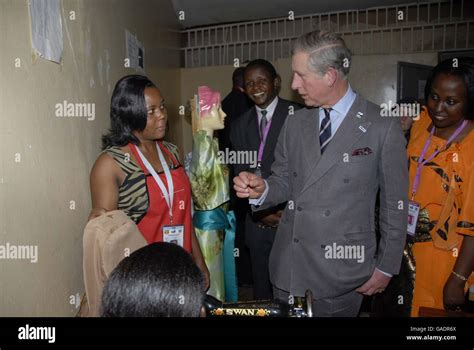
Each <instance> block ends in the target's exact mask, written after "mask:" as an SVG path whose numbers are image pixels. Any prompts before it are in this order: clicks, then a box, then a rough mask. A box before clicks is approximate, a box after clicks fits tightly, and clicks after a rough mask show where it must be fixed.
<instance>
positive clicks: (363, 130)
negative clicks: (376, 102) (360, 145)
mask: <svg viewBox="0 0 474 350" xmlns="http://www.w3.org/2000/svg"><path fill="white" fill-rule="evenodd" d="M359 129H360V130H362V132H366V131H367V129H366V128H364V127H363V126H362V125H360V126H359Z"/></svg>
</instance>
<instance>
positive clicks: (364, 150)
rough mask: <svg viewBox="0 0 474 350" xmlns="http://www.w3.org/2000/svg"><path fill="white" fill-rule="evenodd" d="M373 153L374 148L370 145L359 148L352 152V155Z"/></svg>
mask: <svg viewBox="0 0 474 350" xmlns="http://www.w3.org/2000/svg"><path fill="white" fill-rule="evenodd" d="M371 153H372V149H370V148H369V147H364V148H358V149H355V150H354V152H352V156H366V155H369V154H371Z"/></svg>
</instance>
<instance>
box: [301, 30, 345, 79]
mask: <svg viewBox="0 0 474 350" xmlns="http://www.w3.org/2000/svg"><path fill="white" fill-rule="evenodd" d="M297 52H306V53H308V54H309V60H308V65H309V69H310V70H312V71H313V72H315V73H318V74H321V75H324V74H325V73H326V72H327V71H328V69H329V68H334V69H336V70H337V71H339V72H340V73H341V77H342V78H343V79H347V75H348V74H349V68H350V64H351V60H352V53H351V51H350V50H349V49H348V48H347V46H346V43H345V42H344V40H343V39H342V38H341V37H340V36H339V35H338V34H336V33H332V32H327V31H320V30H315V31H314V32H309V33H306V34H303V35H302V36H300V37H299V38H298V39H296V42H295V43H294V45H293V54H295V53H297Z"/></svg>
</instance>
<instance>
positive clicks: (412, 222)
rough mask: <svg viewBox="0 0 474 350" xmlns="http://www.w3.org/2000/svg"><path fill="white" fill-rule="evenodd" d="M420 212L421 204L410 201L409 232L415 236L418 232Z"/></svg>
mask: <svg viewBox="0 0 474 350" xmlns="http://www.w3.org/2000/svg"><path fill="white" fill-rule="evenodd" d="M419 213H420V205H419V204H418V203H417V202H414V201H410V202H409V203H408V228H407V231H408V234H409V235H410V236H414V235H415V232H416V223H417V222H418V214H419Z"/></svg>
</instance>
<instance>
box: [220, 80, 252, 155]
mask: <svg viewBox="0 0 474 350" xmlns="http://www.w3.org/2000/svg"><path fill="white" fill-rule="evenodd" d="M253 106H254V104H253V102H252V100H250V98H248V96H247V94H245V93H244V92H242V91H240V90H239V89H236V88H234V89H232V91H231V92H230V93H229V94H228V95H227V96H226V97H225V98H224V99H223V100H222V110H223V111H224V113H225V114H227V118H225V120H224V129H222V130H219V132H218V137H219V149H220V150H221V151H225V148H230V147H231V144H230V130H231V125H232V123H233V122H234V121H235V120H237V119H238V118H239V117H240V116H241V115H242V114H244V113H245V112H247V111H248V110H249V109H250V108H252V107H253Z"/></svg>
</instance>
